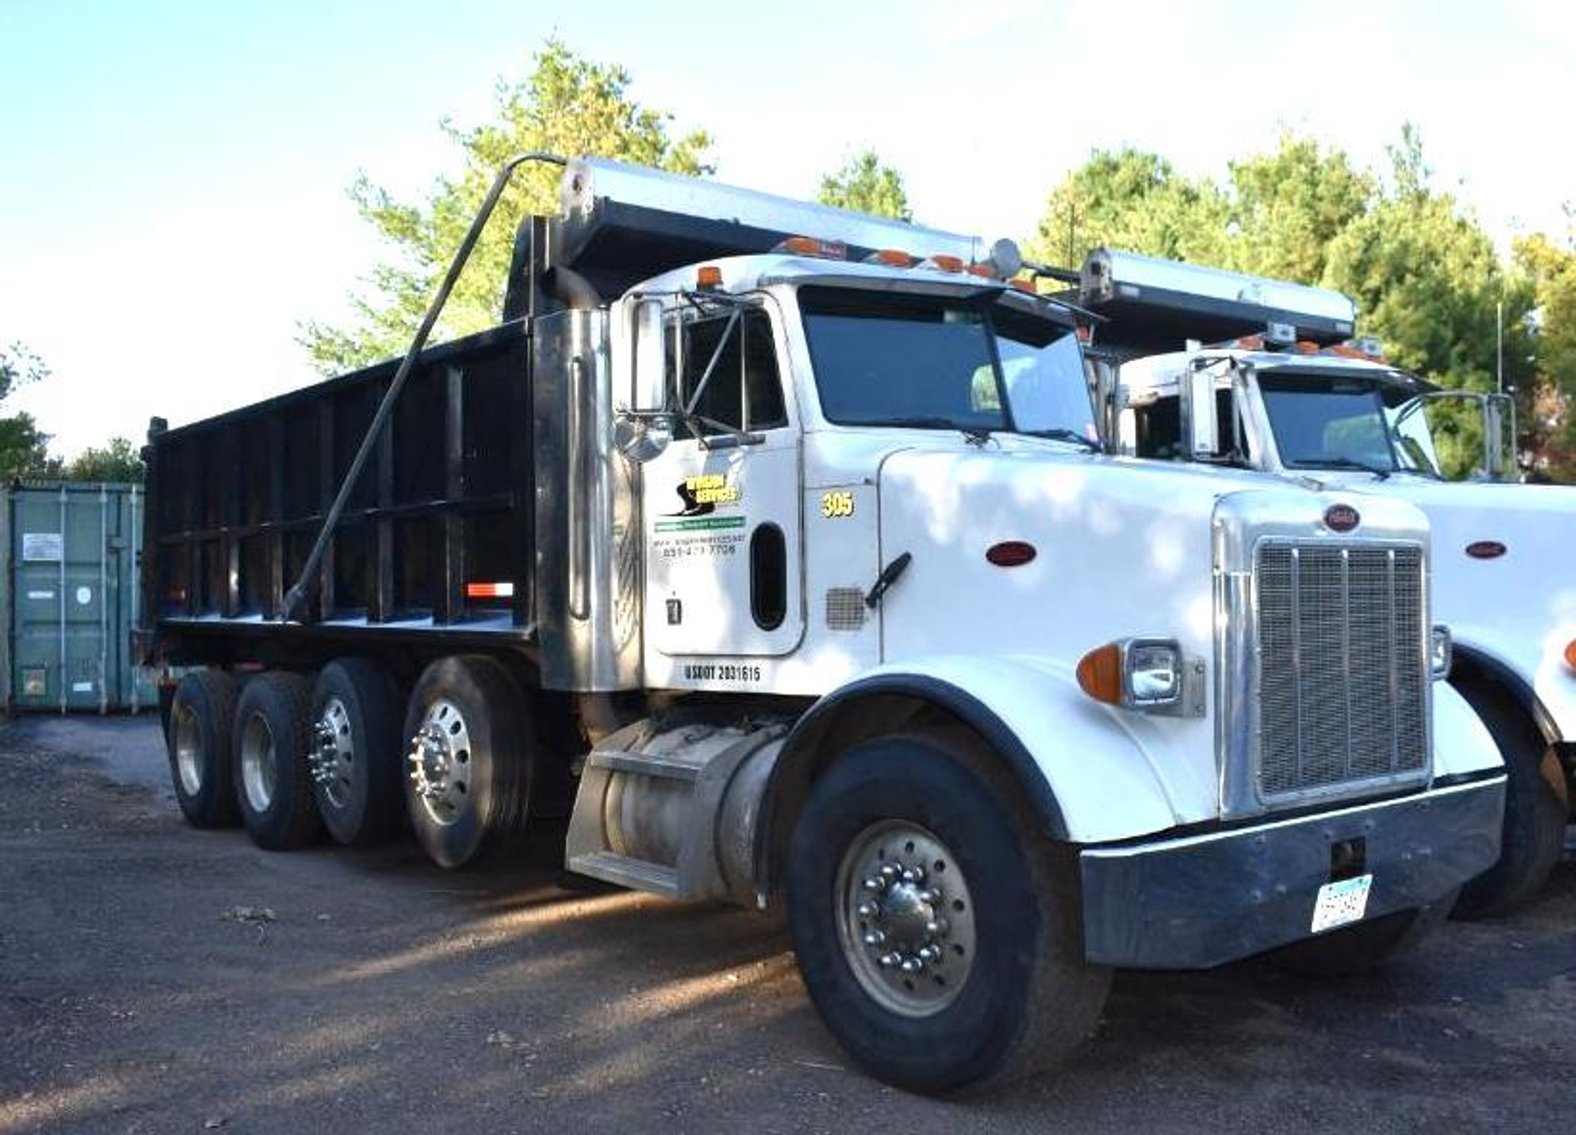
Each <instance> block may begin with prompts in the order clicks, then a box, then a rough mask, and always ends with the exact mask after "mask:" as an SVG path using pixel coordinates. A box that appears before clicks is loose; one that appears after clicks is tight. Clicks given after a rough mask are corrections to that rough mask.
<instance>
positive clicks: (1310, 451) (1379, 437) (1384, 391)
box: [1259, 373, 1439, 476]
mask: <svg viewBox="0 0 1576 1135" xmlns="http://www.w3.org/2000/svg"><path fill="white" fill-rule="evenodd" d="M1259 390H1260V392H1261V393H1262V394H1263V396H1264V409H1265V412H1266V413H1267V414H1268V415H1269V424H1270V428H1271V429H1272V430H1273V431H1274V432H1275V445H1276V447H1277V448H1278V449H1279V450H1280V458H1281V464H1283V465H1285V466H1286V467H1287V468H1291V469H1316V468H1337V469H1339V468H1358V469H1370V470H1374V471H1382V472H1386V473H1389V472H1394V471H1398V470H1399V471H1402V472H1419V473H1425V474H1428V475H1430V476H1438V475H1439V470H1438V466H1437V463H1436V461H1435V459H1434V447H1433V442H1432V440H1431V439H1430V438H1429V437H1428V424H1427V422H1426V420H1425V419H1424V418H1423V416H1422V415H1420V414H1410V415H1406V416H1405V418H1404V420H1403V419H1402V408H1403V407H1404V406H1405V404H1406V403H1407V402H1408V401H1410V398H1411V395H1410V392H1408V391H1406V390H1403V389H1400V388H1398V387H1395V386H1392V385H1389V384H1387V383H1381V382H1375V381H1374V380H1372V379H1369V378H1361V377H1351V376H1334V375H1314V374H1307V373H1303V374H1273V373H1271V374H1265V373H1261V374H1260V375H1259Z"/></svg>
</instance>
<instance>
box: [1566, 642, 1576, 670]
mask: <svg viewBox="0 0 1576 1135" xmlns="http://www.w3.org/2000/svg"><path fill="white" fill-rule="evenodd" d="M1565 665H1567V666H1569V667H1570V668H1571V669H1572V670H1576V638H1573V639H1571V640H1570V641H1569V642H1567V643H1566V644H1565Z"/></svg>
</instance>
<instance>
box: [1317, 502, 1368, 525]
mask: <svg viewBox="0 0 1576 1135" xmlns="http://www.w3.org/2000/svg"><path fill="white" fill-rule="evenodd" d="M1362 521H1363V517H1362V514H1361V513H1360V512H1358V511H1357V510H1356V509H1355V508H1353V507H1352V506H1351V505H1349V504H1332V505H1331V506H1330V507H1329V508H1327V509H1325V510H1324V526H1325V527H1326V528H1328V529H1329V530H1330V531H1331V532H1350V531H1351V530H1352V529H1354V528H1356V527H1357V526H1358V525H1359V524H1361V523H1362Z"/></svg>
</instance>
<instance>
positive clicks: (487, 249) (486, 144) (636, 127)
mask: <svg viewBox="0 0 1576 1135" xmlns="http://www.w3.org/2000/svg"><path fill="white" fill-rule="evenodd" d="M630 82H631V79H630V75H629V73H628V72H627V71H625V70H624V69H623V68H621V67H616V66H612V65H609V64H603V63H596V62H592V61H590V60H587V59H582V58H580V57H579V56H577V55H576V54H574V53H573V52H572V51H570V50H569V49H568V48H567V47H565V46H564V45H563V44H562V43H560V42H558V41H557V40H548V41H547V43H546V45H545V46H544V47H543V49H542V50H541V51H540V52H539V53H537V55H536V57H535V60H534V66H533V68H532V70H531V73H530V74H529V75H528V76H527V77H526V78H525V79H524V80H523V81H520V82H506V81H503V80H500V81H499V84H498V88H497V92H496V103H497V106H496V113H495V115H494V119H493V121H491V122H489V123H486V124H485V125H482V126H478V127H475V128H473V129H469V130H467V129H462V128H460V127H458V126H456V125H454V124H453V123H452V122H448V121H445V122H444V123H443V130H444V132H445V133H446V134H447V135H448V136H449V138H450V140H451V141H453V142H454V143H455V144H456V145H457V146H459V147H460V149H461V151H462V152H463V155H464V172H463V173H461V174H460V175H459V176H458V177H456V178H452V179H451V178H439V179H438V181H437V182H436V183H435V184H434V186H433V188H432V189H431V191H430V192H429V193H428V194H427V195H426V197H425V199H424V200H421V201H414V202H412V201H401V200H398V199H396V198H395V197H394V195H393V194H392V193H390V192H389V191H388V190H387V189H384V188H381V187H379V186H377V185H375V184H374V183H373V182H372V180H371V179H370V177H368V176H367V175H366V174H362V175H361V176H360V177H359V178H358V179H357V180H356V182H355V184H354V185H353V186H352V187H351V191H350V192H351V197H352V199H353V200H354V201H355V203H356V207H357V209H358V210H359V212H360V213H361V215H362V216H363V217H364V218H365V219H366V220H367V221H369V222H370V223H371V224H372V225H373V226H374V227H375V228H376V229H377V231H378V232H379V233H380V234H381V235H382V237H383V238H384V239H385V241H386V242H387V243H388V244H389V245H390V246H391V248H392V250H393V253H394V255H393V256H392V257H391V258H390V259H389V260H387V261H384V262H383V263H381V264H378V265H377V266H376V267H375V268H374V269H373V270H372V275H371V278H370V280H369V281H368V284H369V289H368V290H367V291H365V292H364V293H362V294H361V295H358V296H355V297H353V299H352V305H353V307H354V309H355V312H356V317H355V321H354V323H353V325H351V326H348V327H335V326H331V325H328V324H323V323H317V322H311V323H307V324H306V325H305V326H304V327H303V328H302V343H303V345H304V346H305V347H306V348H307V350H308V351H309V352H310V354H311V356H312V358H313V360H314V361H315V362H316V363H317V365H318V367H319V369H321V370H322V371H323V372H324V373H335V372H337V371H341V370H345V369H348V368H351V367H355V366H361V365H365V364H367V363H371V362H375V361H378V360H380V359H385V358H389V357H391V356H394V355H397V354H400V353H402V352H403V351H404V350H405V348H406V346H408V344H409V341H410V337H411V335H412V334H413V333H414V331H415V328H416V325H417V324H418V323H419V322H420V319H421V315H422V313H423V312H424V311H425V310H426V307H427V304H428V302H429V301H430V299H431V297H432V293H433V292H434V291H435V290H436V287H437V283H438V281H439V280H440V279H441V278H442V277H443V274H444V272H445V271H447V269H448V266H449V262H450V260H451V259H452V257H453V255H454V252H455V250H456V249H457V248H458V247H459V245H460V242H461V240H462V239H463V237H464V235H465V231H466V229H467V228H469V226H470V223H471V219H472V217H473V216H475V213H476V210H477V208H478V207H479V205H480V204H481V199H482V197H483V196H484V195H485V194H486V191H487V187H488V186H489V185H490V184H491V183H492V179H493V177H494V175H495V174H496V172H497V170H498V168H499V167H500V166H501V165H502V164H503V163H504V162H505V161H506V160H508V158H510V157H511V156H513V155H515V154H518V153H522V152H524V151H530V150H539V151H546V152H548V153H554V154H560V155H562V156H564V157H576V156H580V155H596V156H600V157H607V158H616V159H619V160H622V161H628V162H633V163H637V164H640V165H645V166H655V167H657V168H660V169H666V170H670V171H672V172H675V173H683V174H690V175H701V174H707V173H710V172H711V166H710V165H709V164H708V163H707V161H706V155H707V151H708V150H709V149H710V147H711V139H710V137H709V136H708V135H707V134H706V133H704V132H702V131H693V132H691V133H688V134H685V135H684V136H683V137H681V138H678V139H674V138H671V137H670V136H669V124H670V122H671V121H672V116H671V115H669V114H666V113H663V112H661V111H657V110H652V109H649V108H647V107H644V106H642V105H641V104H640V103H638V102H636V101H635V100H634V99H632V98H631V97H630V95H629V86H630ZM559 174H560V171H559V170H558V169H557V168H556V167H553V166H545V165H539V164H536V165H527V166H526V167H524V168H522V169H520V170H519V171H518V172H517V173H516V174H515V178H514V182H513V183H512V185H511V187H510V188H509V190H508V191H506V193H505V194H504V196H503V198H502V199H501V200H500V202H499V204H498V208H497V210H496V212H495V213H494V214H493V218H492V220H491V222H490V223H489V224H488V226H487V230H486V231H485V233H484V234H483V236H482V239H481V241H480V242H479V243H478V245H477V247H476V249H475V251H474V252H473V253H472V255H471V259H470V262H469V264H468V265H467V266H466V269H465V271H464V273H463V274H462V275H461V277H460V280H459V282H458V284H457V285H456V287H455V289H454V294H453V296H452V297H451V298H450V300H449V303H448V306H447V307H446V309H445V312H444V315H443V317H442V318H441V319H440V320H439V323H438V326H437V328H436V329H435V333H434V338H443V337H452V336H455V335H462V334H466V333H469V332H471V331H476V330H480V329H481V328H483V327H487V326H490V325H492V324H494V323H496V322H497V321H498V318H499V313H500V311H501V309H502V305H503V293H504V285H505V278H506V276H507V273H508V269H509V260H510V251H511V248H512V245H513V241H514V233H515V230H516V228H517V227H518V226H519V223H520V221H521V220H522V219H523V218H524V217H526V216H529V215H531V214H533V213H552V212H554V211H556V209H557V202H558V179H559Z"/></svg>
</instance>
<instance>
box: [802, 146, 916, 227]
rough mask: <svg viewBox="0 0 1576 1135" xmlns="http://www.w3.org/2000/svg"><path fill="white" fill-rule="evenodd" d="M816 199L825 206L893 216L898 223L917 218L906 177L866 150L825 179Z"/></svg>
mask: <svg viewBox="0 0 1576 1135" xmlns="http://www.w3.org/2000/svg"><path fill="white" fill-rule="evenodd" d="M816 200H818V201H820V202H821V204H823V205H835V206H836V207H837V208H839V209H853V210H854V211H855V212H858V213H869V214H871V215H873V216H877V217H893V218H895V219H897V220H899V221H912V220H913V219H914V211H913V210H912V209H910V208H909V206H908V190H907V189H906V188H905V187H904V184H903V175H902V174H900V173H898V172H897V170H895V169H893V168H892V167H891V166H888V165H883V164H882V162H881V159H880V157H879V156H877V154H876V152H875V151H874V150H865V151H864V152H863V153H861V154H859V155H857V156H856V157H853V158H850V159H849V160H848V161H847V162H846V163H845V164H844V165H843V168H842V169H840V170H838V171H837V172H836V173H829V174H827V175H826V176H825V177H823V178H822V179H821V188H820V191H819V192H818V193H817V194H816Z"/></svg>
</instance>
